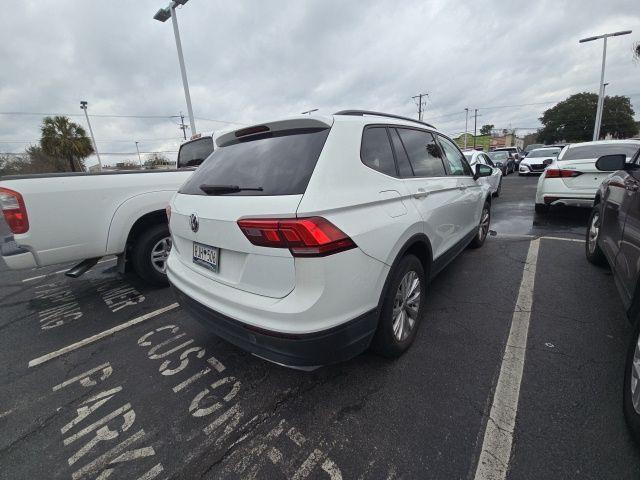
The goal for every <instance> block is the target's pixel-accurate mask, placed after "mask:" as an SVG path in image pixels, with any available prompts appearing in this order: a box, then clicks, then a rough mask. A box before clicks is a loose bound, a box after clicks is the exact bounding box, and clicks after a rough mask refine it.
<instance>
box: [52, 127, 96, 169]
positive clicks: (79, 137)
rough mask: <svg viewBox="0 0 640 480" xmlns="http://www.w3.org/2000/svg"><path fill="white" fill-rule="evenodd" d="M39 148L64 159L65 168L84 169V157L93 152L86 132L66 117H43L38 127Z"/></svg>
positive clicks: (53, 156) (56, 157) (54, 156)
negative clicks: (40, 133)
mask: <svg viewBox="0 0 640 480" xmlns="http://www.w3.org/2000/svg"><path fill="white" fill-rule="evenodd" d="M40 130H41V132H42V136H41V138H40V148H41V149H42V152H44V154H45V155H47V156H49V157H52V158H55V159H61V160H64V161H65V162H66V164H67V166H68V168H65V169H64V171H66V170H71V171H72V172H77V171H84V159H85V158H87V157H88V156H89V155H91V154H92V153H93V147H92V146H91V141H90V140H89V138H88V137H87V133H86V132H85V130H84V128H82V127H81V126H80V125H78V124H77V123H74V122H72V121H71V120H69V119H68V118H67V117H63V116H55V117H53V118H52V117H45V118H44V119H43V120H42V126H41V127H40Z"/></svg>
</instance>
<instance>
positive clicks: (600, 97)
mask: <svg viewBox="0 0 640 480" xmlns="http://www.w3.org/2000/svg"><path fill="white" fill-rule="evenodd" d="M630 33H631V30H624V31H621V32H614V33H605V34H604V35H597V36H595V37H587V38H583V39H582V40H580V41H579V42H578V43H585V42H592V41H593V40H599V39H601V38H602V39H603V45H602V70H601V71H600V91H599V93H598V109H597V110H596V123H595V125H594V127H593V141H594V142H595V141H596V140H598V139H599V138H600V125H601V124H602V107H603V105H604V66H605V63H606V61H607V38H609V37H619V36H620V35H629V34H630Z"/></svg>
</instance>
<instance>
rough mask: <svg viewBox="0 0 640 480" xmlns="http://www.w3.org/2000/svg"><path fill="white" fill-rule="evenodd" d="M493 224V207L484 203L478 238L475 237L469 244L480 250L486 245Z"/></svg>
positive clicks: (477, 233)
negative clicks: (490, 226)
mask: <svg viewBox="0 0 640 480" xmlns="http://www.w3.org/2000/svg"><path fill="white" fill-rule="evenodd" d="M490 224H491V205H490V204H489V202H484V206H483V207H482V214H481V215H480V223H479V224H478V231H477V232H476V236H475V237H473V240H471V243H470V244H469V245H470V246H471V248H480V247H481V246H482V245H484V241H485V240H486V239H487V234H488V233H489V225H490Z"/></svg>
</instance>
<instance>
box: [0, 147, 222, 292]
mask: <svg viewBox="0 0 640 480" xmlns="http://www.w3.org/2000/svg"><path fill="white" fill-rule="evenodd" d="M211 151H213V139H212V138H211V137H202V138H198V139H196V140H192V141H190V142H187V143H184V144H183V145H182V146H181V147H180V151H179V153H178V163H177V167H178V168H177V169H174V170H129V171H114V172H99V173H83V172H80V173H51V174H35V175H12V176H5V177H0V208H2V213H3V214H4V220H5V221H6V223H7V225H8V226H9V229H10V231H11V233H12V234H11V235H8V236H4V237H3V238H0V254H1V255H2V260H3V261H4V262H5V263H6V265H7V266H8V267H9V268H11V269H24V268H36V267H44V266H48V265H53V264H57V263H64V262H79V263H78V264H77V265H75V266H74V267H72V268H71V269H70V270H69V271H68V272H67V275H68V276H71V277H78V276H80V275H82V274H83V273H85V272H86V271H87V270H89V269H90V268H91V267H93V266H94V265H95V264H96V263H97V262H98V260H99V259H100V258H101V257H103V256H105V255H116V256H117V257H118V266H119V268H120V270H121V271H122V272H124V271H125V269H132V270H133V271H135V272H136V273H137V274H138V275H139V276H140V277H141V278H142V279H143V280H145V281H146V282H148V283H150V284H153V285H164V284H166V283H167V279H166V275H165V273H164V270H165V260H166V258H167V256H168V254H169V250H170V249H171V237H170V235H169V228H168V225H167V217H166V212H165V208H166V206H167V205H168V203H169V200H170V199H171V197H172V195H173V194H174V193H175V192H176V191H177V190H178V188H179V187H180V185H182V184H183V183H184V182H185V181H186V180H187V178H189V177H190V176H191V173H192V172H193V170H194V169H195V167H196V166H197V165H199V164H200V163H202V161H203V160H204V159H205V158H206V157H207V156H209V154H210V153H211Z"/></svg>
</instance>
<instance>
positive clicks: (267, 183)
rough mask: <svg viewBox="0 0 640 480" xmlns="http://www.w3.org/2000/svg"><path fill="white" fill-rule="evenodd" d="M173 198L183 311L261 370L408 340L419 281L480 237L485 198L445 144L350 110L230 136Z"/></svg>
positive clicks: (174, 270) (483, 169)
mask: <svg viewBox="0 0 640 480" xmlns="http://www.w3.org/2000/svg"><path fill="white" fill-rule="evenodd" d="M216 143H217V146H218V147H219V148H218V149H217V150H216V152H215V153H214V154H213V155H212V156H211V157H209V159H208V160H206V161H205V163H203V164H202V165H201V166H200V167H199V168H198V170H197V171H196V172H195V173H194V175H193V177H191V178H190V179H189V181H188V182H187V183H185V185H183V186H182V187H181V188H180V190H179V191H178V193H177V194H176V195H175V196H174V198H173V200H172V201H171V217H170V228H171V234H172V238H173V249H172V250H171V254H170V255H169V259H168V261H167V274H168V277H169V280H170V282H171V284H172V285H173V287H174V289H175V292H176V296H177V298H178V301H179V302H180V304H181V305H182V306H183V307H184V308H185V309H186V310H187V311H189V312H190V313H191V314H192V315H193V316H194V317H195V318H197V319H199V320H200V321H201V322H202V323H203V324H205V325H206V326H208V327H209V328H210V329H211V330H212V331H213V332H214V333H215V334H217V335H218V336H220V337H222V338H223V339H226V340H227V341H229V342H231V343H233V344H235V345H237V346H239V347H241V348H243V349H245V350H248V351H250V352H252V353H254V354H256V355H257V356H260V357H262V358H265V359H268V360H270V361H273V362H276V363H280V364H284V365H290V366H316V365H322V364H327V363H333V362H338V361H342V360H346V359H348V358H350V357H353V356H355V355H357V354H359V353H360V352H362V351H363V350H365V349H366V348H368V347H369V346H370V345H371V346H372V347H373V348H374V349H375V350H376V351H378V352H380V353H381V354H383V355H387V356H398V355H400V354H402V353H403V352H404V351H405V350H406V349H407V348H408V347H409V346H410V344H411V343H412V342H413V339H414V338H415V335H416V331H417V328H418V325H419V323H420V320H421V318H422V316H423V314H424V310H425V302H426V301H425V293H426V289H427V282H428V281H429V279H430V278H432V277H433V276H434V275H435V274H436V273H438V272H439V271H440V270H441V269H442V268H444V266H445V265H446V264H448V263H449V262H450V261H451V260H452V259H453V258H455V257H456V255H458V254H459V253H460V252H461V251H462V250H463V249H464V248H465V247H467V246H468V245H469V244H471V245H472V246H474V247H479V246H481V245H482V244H483V243H484V241H485V238H486V236H487V232H488V231H489V222H490V211H491V210H490V208H491V195H490V193H489V192H488V190H487V189H486V187H485V186H483V185H482V184H481V183H479V182H478V181H477V179H478V178H479V177H480V176H484V175H491V173H492V170H491V169H490V168H489V167H487V166H486V165H477V169H476V172H475V173H474V172H473V171H472V170H471V168H470V167H469V164H468V163H467V162H466V160H465V158H464V155H463V154H462V152H461V151H460V150H459V149H458V147H457V146H456V145H455V143H453V142H452V141H451V140H450V139H449V138H447V137H445V136H444V135H442V134H441V133H439V132H438V131H437V130H435V128H433V127H432V126H430V125H428V124H425V123H422V122H418V121H416V120H412V119H408V118H403V117H397V116H393V115H387V114H378V113H374V112H363V111H360V110H355V111H354V110H352V111H343V112H338V113H336V114H335V115H332V116H327V117H325V116H306V115H302V116H296V117H293V118H287V119H284V120H277V121H273V122H268V123H264V124H260V125H255V126H252V127H248V128H243V129H240V130H236V131H232V132H229V133H226V134H224V135H222V136H220V137H219V138H218V139H217V140H216Z"/></svg>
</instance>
